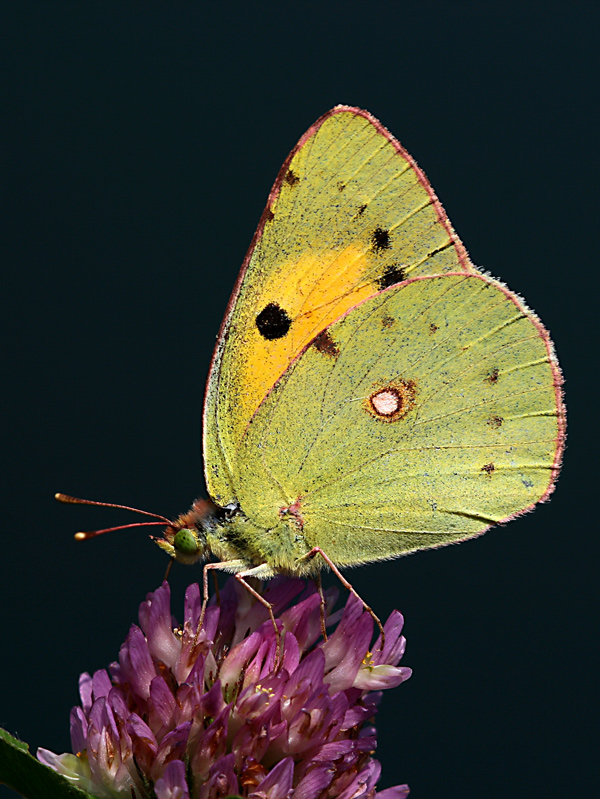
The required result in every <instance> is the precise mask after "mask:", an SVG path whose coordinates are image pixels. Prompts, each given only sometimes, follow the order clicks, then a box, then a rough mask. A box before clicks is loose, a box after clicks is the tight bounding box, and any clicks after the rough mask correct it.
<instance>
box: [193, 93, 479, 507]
mask: <svg viewBox="0 0 600 799" xmlns="http://www.w3.org/2000/svg"><path fill="white" fill-rule="evenodd" d="M447 271H463V272H474V271H475V270H474V267H473V266H472V264H471V263H470V261H469V259H468V256H467V253H466V251H465V249H464V247H463V245H462V243H461V242H460V240H459V239H458V237H457V236H456V234H455V233H454V231H453V230H452V227H451V225H450V223H449V221H448V218H447V217H446V214H445V213H444V210H443V208H442V207H441V205H440V203H439V201H438V200H437V198H436V196H435V194H434V192H433V190H432V189H431V186H430V185H429V183H428V181H427V179H426V177H425V176H424V174H423V173H422V172H421V170H420V169H419V168H418V167H417V165H416V164H415V162H414V161H413V160H412V158H411V157H410V156H409V155H408V154H407V153H406V151H405V150H404V149H403V148H402V147H401V145H400V144H399V143H398V142H397V141H396V140H395V139H394V138H393V136H391V134H390V133H389V132H388V131H387V130H386V129H385V128H384V127H383V126H382V125H381V124H380V123H379V122H378V121H377V120H376V119H374V118H373V117H372V116H371V115H370V114H368V113H367V112H366V111H361V110H359V109H356V108H349V107H346V106H338V107H336V108H334V109H333V110H332V111H330V112H329V113H328V114H325V116H323V117H322V118H321V119H319V120H318V121H317V122H316V123H315V124H314V125H313V126H312V127H311V128H310V129H309V130H308V131H307V133H306V134H305V135H304V136H303V137H302V139H301V140H300V141H299V142H298V144H297V145H296V147H295V148H294V150H293V151H292V153H291V154H290V156H289V157H288V159H287V160H286V162H285V164H284V165H283V167H282V169H281V172H280V174H279V176H278V178H277V180H276V182H275V185H274V187H273V189H272V191H271V194H270V196H269V200H268V204H267V208H266V210H265V212H264V214H263V217H262V219H261V222H260V224H259V227H258V230H257V233H256V235H255V237H254V240H253V242H252V245H251V247H250V249H249V251H248V254H247V256H246V259H245V261H244V265H243V267H242V270H241V272H240V276H239V278H238V283H237V285H236V288H235V290H234V292H233V295H232V298H231V301H230V305H229V308H228V312H227V314H226V317H225V320H224V322H223V326H222V329H221V332H220V336H219V340H218V343H217V347H216V350H215V354H214V358H213V363H212V366H211V372H210V377H209V381H208V386H207V396H206V402H205V411H204V462H205V473H206V480H207V486H208V489H209V492H210V494H211V496H212V497H213V498H214V499H215V500H216V501H217V502H219V503H221V504H224V503H226V502H228V501H230V500H231V499H233V496H232V473H233V472H234V471H235V460H236V458H237V455H236V451H237V449H238V447H239V444H240V441H241V439H242V437H243V435H244V432H245V430H246V427H247V425H248V423H249V421H250V419H251V418H252V416H253V414H254V412H255V411H256V409H257V408H258V406H259V404H260V403H261V402H262V400H263V399H264V397H265V396H266V394H267V393H268V392H269V390H270V389H271V388H272V387H273V385H274V384H275V382H276V381H277V380H278V379H279V378H280V376H281V375H282V374H283V373H284V372H285V370H286V369H287V367H288V366H289V365H290V363H291V362H292V361H293V360H294V358H296V357H297V356H298V354H299V353H300V352H301V351H302V349H303V348H304V347H305V346H306V344H307V343H308V342H309V341H310V340H311V339H312V338H313V337H314V336H315V335H316V334H317V333H318V332H319V331H321V330H323V328H325V327H326V326H327V325H329V324H331V323H332V322H333V321H335V320H336V319H338V318H339V317H341V316H342V315H343V314H344V313H346V311H348V310H349V309H350V308H352V307H353V306H355V305H357V304H358V303H360V302H361V301H363V300H365V299H366V298H368V297H370V296H373V295H374V294H376V293H377V292H379V291H380V290H381V289H383V288H386V287H388V286H391V285H394V284H397V283H399V282H401V281H402V280H404V279H405V278H407V277H409V276H410V277H412V276H416V275H427V274H438V273H444V272H447Z"/></svg>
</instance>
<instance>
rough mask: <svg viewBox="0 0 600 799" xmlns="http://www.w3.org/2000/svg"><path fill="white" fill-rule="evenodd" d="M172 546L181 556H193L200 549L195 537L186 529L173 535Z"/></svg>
mask: <svg viewBox="0 0 600 799" xmlns="http://www.w3.org/2000/svg"><path fill="white" fill-rule="evenodd" d="M173 546H174V547H175V549H176V550H177V552H179V553H180V554H181V555H195V554H196V553H197V552H198V551H199V549H200V547H199V545H198V538H197V536H196V535H195V533H194V532H193V531H192V530H190V529H188V528H184V529H183V530H180V531H179V532H178V533H177V534H176V535H175V538H174V539H173Z"/></svg>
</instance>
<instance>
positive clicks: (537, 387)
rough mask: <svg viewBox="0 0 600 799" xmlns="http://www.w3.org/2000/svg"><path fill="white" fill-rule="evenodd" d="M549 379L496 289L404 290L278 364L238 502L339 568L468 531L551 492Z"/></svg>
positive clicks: (355, 313)
mask: <svg viewBox="0 0 600 799" xmlns="http://www.w3.org/2000/svg"><path fill="white" fill-rule="evenodd" d="M323 337H326V339H327V341H328V347H327V348H325V347H323V346H321V345H320V344H319V338H323ZM560 384H561V377H560V372H559V369H558V366H557V363H556V359H555V357H554V353H553V349H552V345H551V342H550V340H549V337H548V334H547V333H546V331H545V330H544V328H543V327H542V325H541V323H540V321H539V320H538V319H537V317H536V316H535V315H534V314H533V313H531V312H530V311H528V310H527V308H526V307H525V306H524V305H523V303H522V302H521V301H520V300H519V299H518V298H517V297H516V296H515V295H513V294H511V293H510V292H509V291H508V290H507V289H506V288H505V287H504V286H502V285H501V284H499V283H497V282H496V281H493V280H492V279H490V278H488V277H485V276H483V275H466V274H455V275H443V276H437V277H430V278H422V279H415V280H412V281H408V282H407V283H405V284H403V285H400V286H398V287H392V288H389V289H387V290H385V291H382V292H380V293H378V294H376V295H375V296H373V297H371V298H369V299H367V300H365V301H363V302H362V303H361V304H360V305H358V306H357V307H356V308H354V309H352V310H350V312H348V313H347V314H346V315H345V316H344V317H343V318H341V319H339V320H338V321H336V322H334V323H333V324H331V325H330V326H329V327H328V328H327V329H326V331H324V333H323V334H321V336H320V337H318V338H316V339H315V340H313V342H312V343H311V344H310V345H309V346H308V347H307V348H306V349H305V350H304V352H303V353H302V354H301V355H300V357H298V358H297V359H296V360H295V361H294V362H293V363H292V364H291V365H290V367H289V368H288V370H287V371H286V373H285V374H284V375H283V376H282V378H281V379H280V380H279V381H278V382H277V384H276V386H275V387H274V389H273V390H272V391H271V392H270V393H269V395H268V396H267V397H266V398H265V399H264V401H263V402H262V404H261V405H260V407H259V409H258V410H257V412H256V414H255V415H254V417H253V419H252V421H251V422H250V424H249V426H248V429H247V431H246V434H245V436H244V438H243V440H242V444H241V447H240V451H239V457H238V458H237V460H236V464H235V473H234V484H235V485H234V490H235V493H236V496H237V498H238V500H239V501H240V504H241V507H242V508H243V509H244V512H245V513H246V514H247V515H248V516H249V518H250V520H251V521H252V523H253V524H255V525H256V526H257V527H261V528H263V529H265V530H269V529H271V530H274V529H275V528H276V527H277V526H278V525H279V527H281V523H282V520H284V521H285V520H286V519H287V520H288V522H289V526H290V529H292V530H293V529H294V528H296V529H297V530H298V531H301V533H302V536H303V537H304V539H305V540H306V541H307V542H308V545H309V546H314V545H317V544H318V545H319V546H321V547H322V548H323V549H324V550H325V551H326V552H327V554H328V555H329V556H330V557H331V558H332V559H333V560H334V561H335V562H337V563H338V564H340V565H349V564H355V563H360V562H365V561H369V560H376V559H380V558H387V557H392V556H395V555H399V554H402V553H404V552H409V551H413V550H416V549H422V548H427V547H435V546H440V545H442V544H447V543H450V542H453V541H459V540H462V539H465V538H468V537H471V536H474V535H477V534H479V533H482V532H483V531H485V530H486V529H487V528H488V527H489V526H490V525H492V524H496V523H498V522H502V521H506V520H508V519H509V518H511V517H512V516H515V515H517V514H519V513H522V512H524V511H526V510H528V509H530V508H531V507H532V506H533V505H534V504H535V503H536V502H538V501H540V500H544V499H546V498H547V496H548V495H549V493H550V492H551V490H552V487H553V484H554V480H555V478H556V475H557V472H558V469H559V464H560V459H561V454H562V448H563V439H564V424H565V422H564V408H563V405H562V399H561V389H560ZM277 566H278V567H279V568H282V567H283V568H285V567H287V568H291V567H292V564H286V563H279V564H277Z"/></svg>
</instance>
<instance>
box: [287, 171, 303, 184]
mask: <svg viewBox="0 0 600 799" xmlns="http://www.w3.org/2000/svg"><path fill="white" fill-rule="evenodd" d="M284 180H285V182H286V183H288V184H289V185H290V186H297V185H298V183H300V178H299V177H298V175H296V174H295V173H294V172H292V170H291V169H288V171H287V172H286V174H285V178H284Z"/></svg>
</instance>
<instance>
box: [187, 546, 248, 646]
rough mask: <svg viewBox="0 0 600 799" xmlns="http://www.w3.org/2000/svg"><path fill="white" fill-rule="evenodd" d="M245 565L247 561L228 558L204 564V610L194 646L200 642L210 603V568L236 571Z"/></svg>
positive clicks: (201, 612)
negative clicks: (219, 561) (199, 638)
mask: <svg viewBox="0 0 600 799" xmlns="http://www.w3.org/2000/svg"><path fill="white" fill-rule="evenodd" d="M244 566H246V562H245V561H243V560H228V561H223V562H221V563H205V564H204V568H203V569H202V610H201V611H200V618H199V619H198V627H197V628H196V635H195V636H194V644H193V647H195V646H196V644H197V643H198V637H199V636H200V630H201V629H202V624H203V623H204V614H205V613H206V607H207V605H208V570H209V569H220V570H221V571H226V572H231V571H235V570H236V569H237V570H238V571H239V570H241V569H243V568H244Z"/></svg>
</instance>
